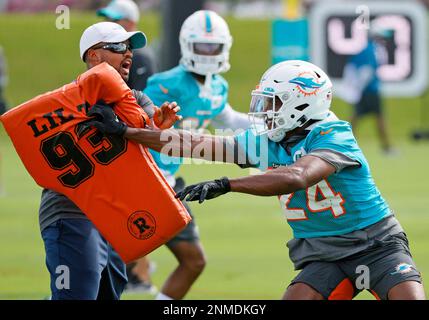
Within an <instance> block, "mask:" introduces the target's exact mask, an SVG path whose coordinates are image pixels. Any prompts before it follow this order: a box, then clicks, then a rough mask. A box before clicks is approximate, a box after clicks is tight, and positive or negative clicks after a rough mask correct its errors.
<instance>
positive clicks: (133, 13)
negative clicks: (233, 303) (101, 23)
mask: <svg viewBox="0 0 429 320" xmlns="http://www.w3.org/2000/svg"><path fill="white" fill-rule="evenodd" d="M97 15H98V16H102V17H106V18H109V19H111V20H122V19H128V20H131V21H133V22H135V23H138V22H139V19H140V12H139V8H138V6H137V5H136V4H135V3H134V1H132V0H113V1H112V2H110V3H109V5H108V6H107V7H105V8H102V9H100V10H97Z"/></svg>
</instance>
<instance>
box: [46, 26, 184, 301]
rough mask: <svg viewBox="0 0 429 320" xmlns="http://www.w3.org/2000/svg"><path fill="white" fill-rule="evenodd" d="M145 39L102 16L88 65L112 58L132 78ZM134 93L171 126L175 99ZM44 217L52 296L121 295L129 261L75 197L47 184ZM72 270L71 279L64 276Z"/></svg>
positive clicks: (91, 31) (89, 45)
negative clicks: (160, 102)
mask: <svg viewBox="0 0 429 320" xmlns="http://www.w3.org/2000/svg"><path fill="white" fill-rule="evenodd" d="M145 44H146V36H145V35H144V34H143V33H142V32H141V31H136V32H127V31H126V30H125V29H124V28H123V27H121V26H120V25H118V24H116V23H113V22H100V23H97V24H94V25H92V26H90V27H88V28H87V29H86V30H85V31H84V32H83V34H82V37H81V39H80V57H81V59H82V60H83V61H84V62H85V63H86V65H87V68H88V69H91V68H93V67H95V66H97V65H99V64H101V63H103V62H106V63H108V64H109V65H111V66H112V67H113V68H114V69H115V70H117V71H118V73H119V74H120V75H121V77H122V79H123V80H124V81H127V79H128V76H129V72H130V68H131V63H132V57H133V54H132V52H131V49H135V48H141V47H143V46H145ZM133 94H134V96H135V98H136V100H137V102H138V104H139V105H140V106H141V107H142V108H143V109H144V111H145V112H146V113H147V114H148V116H149V117H153V120H154V121H153V122H154V123H155V124H156V125H157V126H158V127H160V128H163V127H164V125H167V127H168V126H171V124H170V125H168V124H167V122H168V121H169V119H168V117H167V115H168V114H171V112H173V110H176V109H178V108H177V107H176V106H175V104H174V103H173V104H169V105H167V104H164V105H163V106H162V107H161V108H160V109H158V108H157V107H155V106H154V105H153V103H152V101H151V100H150V99H149V98H148V97H147V96H146V95H144V94H143V93H141V92H138V93H137V92H136V91H133ZM176 112H177V111H176ZM173 118H174V117H173ZM173 118H171V119H170V120H172V119H173ZM172 121H173V120H172ZM173 122H174V121H173ZM39 221H40V229H41V233H42V238H43V241H44V244H45V250H46V265H47V268H48V270H49V273H50V277H51V291H52V295H51V296H52V300H66V299H74V300H77V299H84V300H93V299H115V300H116V299H119V298H120V296H121V294H122V291H123V289H124V287H125V285H126V283H127V276H126V273H125V264H124V262H123V261H122V260H121V258H120V257H119V255H118V254H117V253H116V252H115V251H114V250H113V248H112V247H111V245H110V244H109V243H108V242H107V241H106V240H105V239H104V238H103V237H102V236H101V234H100V233H99V231H98V230H97V229H96V228H95V226H94V225H93V223H92V222H91V221H90V220H89V219H88V218H87V217H86V215H85V214H84V213H82V211H80V210H79V208H78V207H77V206H76V205H75V204H74V203H73V202H72V201H71V200H69V199H68V198H67V197H65V196H64V195H62V194H59V193H56V192H54V191H52V190H48V189H44V190H43V192H42V199H41V204H40V209H39ZM65 270H67V273H66V272H65ZM67 274H68V275H69V280H70V281H68V282H67V281H61V279H60V278H61V277H64V276H66V275H67Z"/></svg>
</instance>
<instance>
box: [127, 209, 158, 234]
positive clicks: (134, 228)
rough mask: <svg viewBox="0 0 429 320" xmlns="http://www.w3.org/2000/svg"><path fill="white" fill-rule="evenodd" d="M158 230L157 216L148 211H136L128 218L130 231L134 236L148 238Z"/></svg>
mask: <svg viewBox="0 0 429 320" xmlns="http://www.w3.org/2000/svg"><path fill="white" fill-rule="evenodd" d="M155 230H156V221H155V218H154V217H153V216H152V215H151V214H150V213H149V212H147V211H136V212H134V213H133V214H132V215H130V217H129V218H128V231H129V232H130V233H131V235H132V236H133V237H134V238H137V239H139V240H146V239H149V238H150V237H152V236H153V234H154V233H155Z"/></svg>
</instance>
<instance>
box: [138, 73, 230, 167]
mask: <svg viewBox="0 0 429 320" xmlns="http://www.w3.org/2000/svg"><path fill="white" fill-rule="evenodd" d="M201 88H202V86H201V85H199V84H198V83H197V80H196V79H195V78H194V77H193V76H192V75H191V73H189V72H188V71H186V70H185V69H184V68H183V66H181V65H179V66H177V67H175V68H173V69H171V70H168V71H165V72H161V73H157V74H155V75H153V76H152V77H150V78H149V80H148V85H147V87H146V89H145V90H144V93H145V94H147V95H148V96H149V98H151V100H152V101H153V103H154V104H155V105H157V106H160V105H161V104H163V103H164V102H165V101H170V102H172V101H176V102H177V104H178V105H179V106H180V112H179V113H178V114H179V115H181V116H182V117H183V120H182V121H180V122H179V123H176V124H175V127H176V128H177V127H181V128H187V129H192V130H197V129H204V128H206V127H207V126H208V125H209V124H210V120H212V119H213V118H215V117H216V116H217V115H219V113H221V112H222V111H223V109H224V108H225V105H226V103H227V101H228V83H227V82H226V80H225V79H224V78H223V77H222V76H220V75H213V78H212V82H211V94H210V98H208V97H205V96H204V94H202V93H203V90H201ZM150 151H151V153H152V156H153V158H154V160H155V161H156V163H157V164H158V166H159V167H160V168H161V169H162V170H163V171H164V172H166V173H168V174H171V175H174V174H175V173H176V172H177V170H179V167H180V164H181V162H182V160H181V158H174V157H169V156H167V155H165V154H160V153H158V152H156V151H153V150H150Z"/></svg>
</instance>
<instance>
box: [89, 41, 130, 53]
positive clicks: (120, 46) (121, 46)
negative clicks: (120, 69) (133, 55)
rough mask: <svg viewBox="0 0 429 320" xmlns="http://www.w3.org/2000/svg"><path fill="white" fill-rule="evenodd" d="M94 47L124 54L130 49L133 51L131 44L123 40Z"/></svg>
mask: <svg viewBox="0 0 429 320" xmlns="http://www.w3.org/2000/svg"><path fill="white" fill-rule="evenodd" d="M93 49H104V50H109V51H111V52H113V53H121V54H124V53H125V52H127V51H128V50H130V51H131V45H129V44H126V43H123V42H120V43H107V44H103V45H102V46H99V47H94V48H93Z"/></svg>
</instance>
